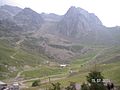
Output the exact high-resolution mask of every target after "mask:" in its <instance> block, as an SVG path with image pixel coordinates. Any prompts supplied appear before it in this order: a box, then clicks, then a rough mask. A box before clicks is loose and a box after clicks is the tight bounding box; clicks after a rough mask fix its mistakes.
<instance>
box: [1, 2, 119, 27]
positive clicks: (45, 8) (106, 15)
mask: <svg viewBox="0 0 120 90" xmlns="http://www.w3.org/2000/svg"><path fill="white" fill-rule="evenodd" d="M3 4H10V5H16V6H19V7H22V8H24V7H30V8H31V9H33V10H35V11H37V12H39V13H41V12H46V13H56V14H60V15H63V14H65V13H66V11H67V10H68V8H69V7H70V6H77V7H81V8H83V9H85V10H87V11H88V12H91V13H95V15H97V16H98V17H99V19H100V20H101V21H102V22H103V24H104V25H105V26H116V25H119V26H120V0H0V5H3Z"/></svg>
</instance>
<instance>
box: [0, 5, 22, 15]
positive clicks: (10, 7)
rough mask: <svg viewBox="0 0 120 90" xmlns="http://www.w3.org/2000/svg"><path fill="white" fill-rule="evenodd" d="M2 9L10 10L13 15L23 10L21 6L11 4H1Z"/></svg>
mask: <svg viewBox="0 0 120 90" xmlns="http://www.w3.org/2000/svg"><path fill="white" fill-rule="evenodd" d="M0 9H2V10H4V11H6V12H8V13H9V14H11V15H12V16H14V15H16V14H17V13H19V12H20V11H21V10H22V9H21V8H19V7H17V6H9V5H4V6H1V7H0Z"/></svg>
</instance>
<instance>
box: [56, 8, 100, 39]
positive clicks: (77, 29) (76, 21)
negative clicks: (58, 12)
mask: <svg viewBox="0 0 120 90" xmlns="http://www.w3.org/2000/svg"><path fill="white" fill-rule="evenodd" d="M100 25H102V23H101V21H100V20H99V19H98V18H97V16H95V15H94V14H91V13H88V12H87V11H85V10H83V9H81V8H76V7H71V8H70V9H69V10H68V11H67V13H66V14H65V15H64V17H63V19H62V20H61V21H60V22H59V23H58V26H57V29H58V32H59V33H62V34H63V35H66V36H70V37H78V35H79V34H82V35H83V33H86V31H87V32H89V31H93V28H95V27H96V26H100Z"/></svg>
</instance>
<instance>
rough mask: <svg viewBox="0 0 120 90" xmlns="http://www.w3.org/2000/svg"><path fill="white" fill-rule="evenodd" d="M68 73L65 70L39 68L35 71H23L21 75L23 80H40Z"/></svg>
mask: <svg viewBox="0 0 120 90" xmlns="http://www.w3.org/2000/svg"><path fill="white" fill-rule="evenodd" d="M67 71H68V69H67V68H63V69H62V68H60V67H49V66H41V67H40V68H38V69H36V70H30V71H25V72H23V73H22V76H23V77H24V78H26V77H27V78H41V77H45V76H49V75H57V74H63V73H66V72H67Z"/></svg>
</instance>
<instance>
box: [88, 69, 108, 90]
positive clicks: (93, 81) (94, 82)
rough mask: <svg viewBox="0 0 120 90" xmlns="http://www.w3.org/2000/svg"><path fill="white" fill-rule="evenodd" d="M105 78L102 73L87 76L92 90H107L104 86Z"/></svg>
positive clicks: (95, 72) (91, 73)
mask: <svg viewBox="0 0 120 90" xmlns="http://www.w3.org/2000/svg"><path fill="white" fill-rule="evenodd" d="M103 78H104V77H103V76H102V74H101V72H98V71H92V72H90V73H89V75H88V76H87V81H88V83H90V90H106V88H105V86H104V84H103Z"/></svg>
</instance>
